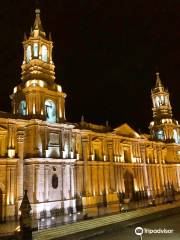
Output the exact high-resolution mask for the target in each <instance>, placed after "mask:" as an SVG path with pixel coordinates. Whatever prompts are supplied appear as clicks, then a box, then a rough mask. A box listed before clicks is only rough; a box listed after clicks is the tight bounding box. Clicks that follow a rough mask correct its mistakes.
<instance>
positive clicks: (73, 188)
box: [71, 165, 75, 198]
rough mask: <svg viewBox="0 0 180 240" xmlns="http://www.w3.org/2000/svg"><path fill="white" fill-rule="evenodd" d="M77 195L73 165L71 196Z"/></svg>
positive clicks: (72, 167)
mask: <svg viewBox="0 0 180 240" xmlns="http://www.w3.org/2000/svg"><path fill="white" fill-rule="evenodd" d="M74 196H75V167H74V165H71V198H74Z"/></svg>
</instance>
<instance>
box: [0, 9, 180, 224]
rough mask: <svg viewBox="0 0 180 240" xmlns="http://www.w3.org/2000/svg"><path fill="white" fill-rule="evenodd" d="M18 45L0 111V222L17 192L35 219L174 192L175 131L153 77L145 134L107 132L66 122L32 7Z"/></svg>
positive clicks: (177, 186) (178, 142)
mask: <svg viewBox="0 0 180 240" xmlns="http://www.w3.org/2000/svg"><path fill="white" fill-rule="evenodd" d="M23 46H24V59H23V64H22V83H21V84H20V85H18V86H17V87H15V88H14V91H13V94H12V95H11V96H10V97H11V100H12V109H13V110H12V112H13V113H12V114H10V113H9V114H8V113H4V112H0V220H5V219H9V218H11V217H14V216H18V215H19V206H20V203H21V201H22V196H23V190H24V189H27V190H28V197H29V200H30V203H31V207H32V211H33V214H34V215H35V217H40V216H41V215H42V213H43V214H46V216H50V215H51V214H52V211H53V210H55V209H56V210H57V209H60V211H63V212H64V213H65V214H66V213H68V211H74V212H75V211H76V210H77V209H82V207H83V208H87V207H89V208H91V207H96V206H98V205H99V204H100V203H103V204H104V206H107V205H109V204H119V201H120V198H122V197H123V198H124V199H125V200H128V201H129V200H133V199H134V196H135V194H136V193H143V194H145V195H146V196H147V198H154V197H155V196H157V195H163V194H164V192H165V190H166V189H167V187H171V188H173V189H174V190H175V191H176V192H179V191H180V164H179V162H180V139H179V125H178V122H177V121H176V120H174V119H173V118H172V109H171V105H170V101H169V93H168V91H167V90H166V89H165V88H164V86H163V85H162V83H161V80H160V77H159V74H158V73H157V79H156V86H155V87H154V88H153V90H152V100H153V109H152V110H153V122H151V123H150V127H149V128H150V135H147V134H138V133H137V132H135V131H134V130H133V129H132V128H131V127H130V126H129V125H128V124H123V125H121V126H119V127H117V128H116V129H111V128H110V127H109V126H108V125H107V126H101V125H95V124H91V123H87V122H85V121H84V119H83V118H82V120H81V122H80V123H77V124H71V123H68V122H67V121H66V118H65V98H66V94H65V93H64V92H63V91H62V87H61V86H60V85H57V84H56V83H55V82H54V81H55V73H54V64H53V60H52V47H53V43H52V40H51V36H49V38H47V36H46V33H45V32H44V30H43V28H42V24H41V20H40V10H39V9H36V18H35V23H34V27H33V28H32V31H31V33H30V36H29V37H26V36H25V38H24V42H23Z"/></svg>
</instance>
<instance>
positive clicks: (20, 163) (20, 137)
mask: <svg viewBox="0 0 180 240" xmlns="http://www.w3.org/2000/svg"><path fill="white" fill-rule="evenodd" d="M17 143H18V163H17V201H19V203H18V207H20V205H19V204H20V203H21V200H22V198H23V168H24V166H23V159H24V131H18V132H17Z"/></svg>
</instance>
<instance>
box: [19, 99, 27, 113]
mask: <svg viewBox="0 0 180 240" xmlns="http://www.w3.org/2000/svg"><path fill="white" fill-rule="evenodd" d="M19 113H20V114H21V115H22V116H25V115H26V101H25V100H22V101H21V102H20V104H19Z"/></svg>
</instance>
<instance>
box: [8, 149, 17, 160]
mask: <svg viewBox="0 0 180 240" xmlns="http://www.w3.org/2000/svg"><path fill="white" fill-rule="evenodd" d="M14 156H15V149H8V157H9V158H13V157H14Z"/></svg>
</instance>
